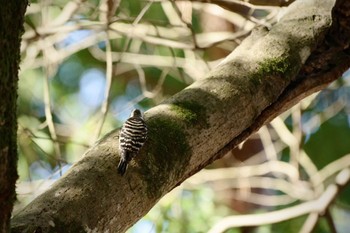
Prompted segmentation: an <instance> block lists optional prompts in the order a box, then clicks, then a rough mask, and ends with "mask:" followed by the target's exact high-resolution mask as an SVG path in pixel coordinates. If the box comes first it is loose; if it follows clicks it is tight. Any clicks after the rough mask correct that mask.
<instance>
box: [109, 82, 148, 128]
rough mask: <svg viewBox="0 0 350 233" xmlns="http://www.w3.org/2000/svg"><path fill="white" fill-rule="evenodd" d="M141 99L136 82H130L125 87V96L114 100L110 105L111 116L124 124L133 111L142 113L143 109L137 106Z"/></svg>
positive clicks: (139, 89)
mask: <svg viewBox="0 0 350 233" xmlns="http://www.w3.org/2000/svg"><path fill="white" fill-rule="evenodd" d="M143 98H144V97H143V96H142V92H141V88H140V85H139V84H138V82H136V81H130V82H129V83H128V85H127V86H126V89H125V94H124V95H123V96H120V97H118V98H116V99H114V100H113V101H112V103H111V111H112V113H113V116H114V117H115V118H116V119H117V120H120V121H122V122H124V121H125V120H126V119H127V118H128V117H129V115H130V112H131V111H132V110H133V109H135V108H138V109H140V110H141V111H142V112H144V111H145V109H144V108H142V107H141V106H140V105H138V103H139V102H140V101H141V100H142V99H143Z"/></svg>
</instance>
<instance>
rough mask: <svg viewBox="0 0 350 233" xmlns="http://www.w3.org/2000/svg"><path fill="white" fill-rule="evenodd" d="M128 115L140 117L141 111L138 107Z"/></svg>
mask: <svg viewBox="0 0 350 233" xmlns="http://www.w3.org/2000/svg"><path fill="white" fill-rule="evenodd" d="M130 117H138V118H142V113H141V111H140V110H139V109H134V110H133V111H132V113H131V115H130Z"/></svg>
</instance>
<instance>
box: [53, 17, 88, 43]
mask: <svg viewBox="0 0 350 233" xmlns="http://www.w3.org/2000/svg"><path fill="white" fill-rule="evenodd" d="M80 22H83V21H82V20H80ZM67 25H75V22H68V23H67ZM92 34H94V32H93V31H92V30H87V29H81V30H76V31H72V32H70V33H68V35H67V37H66V38H64V39H63V40H62V41H61V42H59V43H57V44H56V46H57V47H58V48H66V47H68V46H71V45H74V44H77V43H79V42H81V41H82V40H84V39H86V38H87V37H89V36H90V35H92Z"/></svg>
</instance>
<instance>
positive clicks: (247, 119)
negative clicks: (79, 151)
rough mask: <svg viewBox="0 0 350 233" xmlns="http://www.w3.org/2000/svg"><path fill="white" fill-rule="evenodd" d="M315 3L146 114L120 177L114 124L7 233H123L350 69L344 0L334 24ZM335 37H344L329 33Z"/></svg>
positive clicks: (300, 5)
mask: <svg viewBox="0 0 350 233" xmlns="http://www.w3.org/2000/svg"><path fill="white" fill-rule="evenodd" d="M340 4H343V5H340ZM320 5H321V4H320V3H319V1H318V0H314V1H312V0H311V1H305V0H300V1H296V2H295V3H293V4H292V5H291V6H289V10H288V12H287V13H286V15H285V16H284V17H283V18H282V19H281V21H280V22H279V23H278V24H276V25H275V26H273V27H272V28H271V29H270V30H267V29H265V28H261V29H259V30H256V31H254V32H253V33H252V35H251V36H250V37H249V38H247V39H246V40H245V41H244V42H243V43H242V44H241V45H240V46H239V47H238V48H237V49H236V50H235V51H234V52H233V53H232V54H231V55H230V56H228V57H227V59H225V61H224V62H223V63H222V64H220V65H219V66H218V67H217V68H215V69H214V70H213V71H212V72H211V73H210V74H208V76H207V77H206V78H204V79H202V80H200V81H198V82H196V83H194V84H193V85H191V86H189V87H188V88H186V89H185V90H183V91H181V92H180V93H178V94H177V95H175V96H173V97H172V98H170V99H169V100H167V101H165V102H164V103H163V104H161V105H159V106H157V107H155V108H152V109H150V110H149V111H147V112H146V116H145V118H146V122H147V124H148V127H149V139H148V141H147V143H146V145H145V147H144V148H143V150H142V152H141V154H140V155H139V156H138V157H137V158H136V159H135V160H134V161H132V163H131V164H130V166H129V168H128V170H127V173H126V175H125V176H124V177H121V176H120V175H118V173H117V170H116V167H117V164H118V160H119V155H118V149H117V148H118V145H117V141H118V140H117V139H118V130H115V131H113V132H111V133H110V134H109V135H106V136H105V137H104V138H103V139H102V140H100V141H99V142H97V143H96V145H95V146H93V147H92V148H91V149H90V150H88V151H87V152H86V154H85V156H84V158H83V159H82V160H81V161H79V162H78V163H77V164H75V165H74V166H73V167H72V168H71V169H70V171H69V172H67V174H66V175H65V176H64V177H63V178H61V179H60V180H59V181H57V182H56V183H55V184H54V185H53V187H52V188H51V189H50V190H48V191H47V192H45V193H44V194H42V195H41V196H39V197H38V198H36V199H35V200H34V201H33V202H32V203H30V204H29V205H28V206H27V207H26V208H25V209H24V210H22V211H21V212H20V213H19V214H18V215H17V216H15V217H14V219H13V222H12V223H13V225H12V231H13V232H39V231H40V232H124V231H125V230H126V229H127V228H129V227H130V226H131V225H132V224H134V223H135V222H136V221H137V220H138V219H139V218H140V217H141V216H143V215H145V214H146V213H147V212H148V211H149V210H150V208H151V207H152V206H153V205H154V204H155V203H156V202H157V201H158V200H159V199H160V198H161V197H162V196H163V195H165V194H166V193H167V192H169V191H170V190H171V189H173V188H174V187H176V186H177V185H179V184H180V183H181V182H182V181H183V180H185V179H186V178H188V177H189V176H190V175H191V174H194V173H195V172H197V171H199V170H200V169H202V168H203V167H205V166H206V165H207V164H209V163H210V162H212V161H213V160H214V159H217V158H220V157H221V156H222V155H223V154H224V153H225V151H226V150H230V149H232V147H234V146H236V145H237V144H238V143H239V142H241V141H242V140H244V139H245V138H246V137H248V136H249V135H250V134H251V133H252V132H254V131H256V130H257V129H258V128H259V127H260V126H261V125H263V124H264V123H266V122H267V121H269V120H271V119H272V118H273V117H275V116H276V115H278V114H280V113H282V112H283V111H284V110H285V109H287V108H290V107H291V106H292V105H293V104H295V103H296V102H297V101H299V100H300V99H301V98H303V97H305V96H306V95H308V94H311V93H312V92H314V91H316V90H319V89H320V88H322V87H324V86H325V85H326V84H328V83H329V82H331V81H332V80H335V79H336V78H338V77H339V76H340V75H341V74H342V72H344V71H345V70H346V68H348V67H349V66H350V59H349V56H347V55H346V52H348V45H349V41H348V38H349V35H350V33H349V27H348V22H349V20H347V21H346V20H345V21H342V22H343V24H344V25H341V23H339V22H340V20H339V19H340V18H341V17H343V18H344V17H345V18H348V15H346V14H344V12H343V13H342V12H341V9H344V8H345V7H349V3H348V1H338V5H337V6H336V7H337V11H334V12H335V13H334V15H333V17H334V20H333V23H332V19H331V10H332V7H333V5H334V1H332V0H325V1H322V5H321V6H320ZM339 24H340V25H341V26H340V27H339ZM331 26H332V28H331ZM344 26H345V27H344ZM337 27H338V28H337ZM330 28H331V30H330ZM340 30H343V31H341V32H340ZM333 34H334V35H333ZM336 35H345V38H347V39H344V40H343V42H344V43H338V42H336V41H333V40H332V39H330V38H336ZM323 45H326V46H325V47H323ZM334 47H336V48H337V49H336V50H333V49H332V48H334ZM327 48H329V49H328V50H327ZM322 53H323V54H328V55H329V59H328V60H327V59H325V63H324V64H323V65H322V67H321V70H318V69H317V68H315V67H317V66H313V65H312V64H321V63H318V62H316V61H317V60H319V59H318V58H317V57H318V56H319V58H320V57H322V58H323V56H322ZM310 54H311V56H310ZM339 54H343V56H341V57H339V59H338V57H337V56H338V55H339ZM315 62H316V63H315ZM328 64H332V65H330V66H328ZM312 67H313V68H312ZM309 68H310V69H309Z"/></svg>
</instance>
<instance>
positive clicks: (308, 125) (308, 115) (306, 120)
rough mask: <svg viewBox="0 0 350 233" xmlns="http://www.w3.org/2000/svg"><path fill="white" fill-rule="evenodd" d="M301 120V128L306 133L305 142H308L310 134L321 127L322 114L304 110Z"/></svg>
mask: <svg viewBox="0 0 350 233" xmlns="http://www.w3.org/2000/svg"><path fill="white" fill-rule="evenodd" d="M301 122H302V124H301V128H302V131H303V132H304V134H305V142H307V141H308V140H309V139H310V136H311V135H312V134H313V133H315V132H316V131H317V130H318V129H319V128H320V125H321V119H320V115H319V114H315V113H313V112H304V113H303V114H302V116H301Z"/></svg>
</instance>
